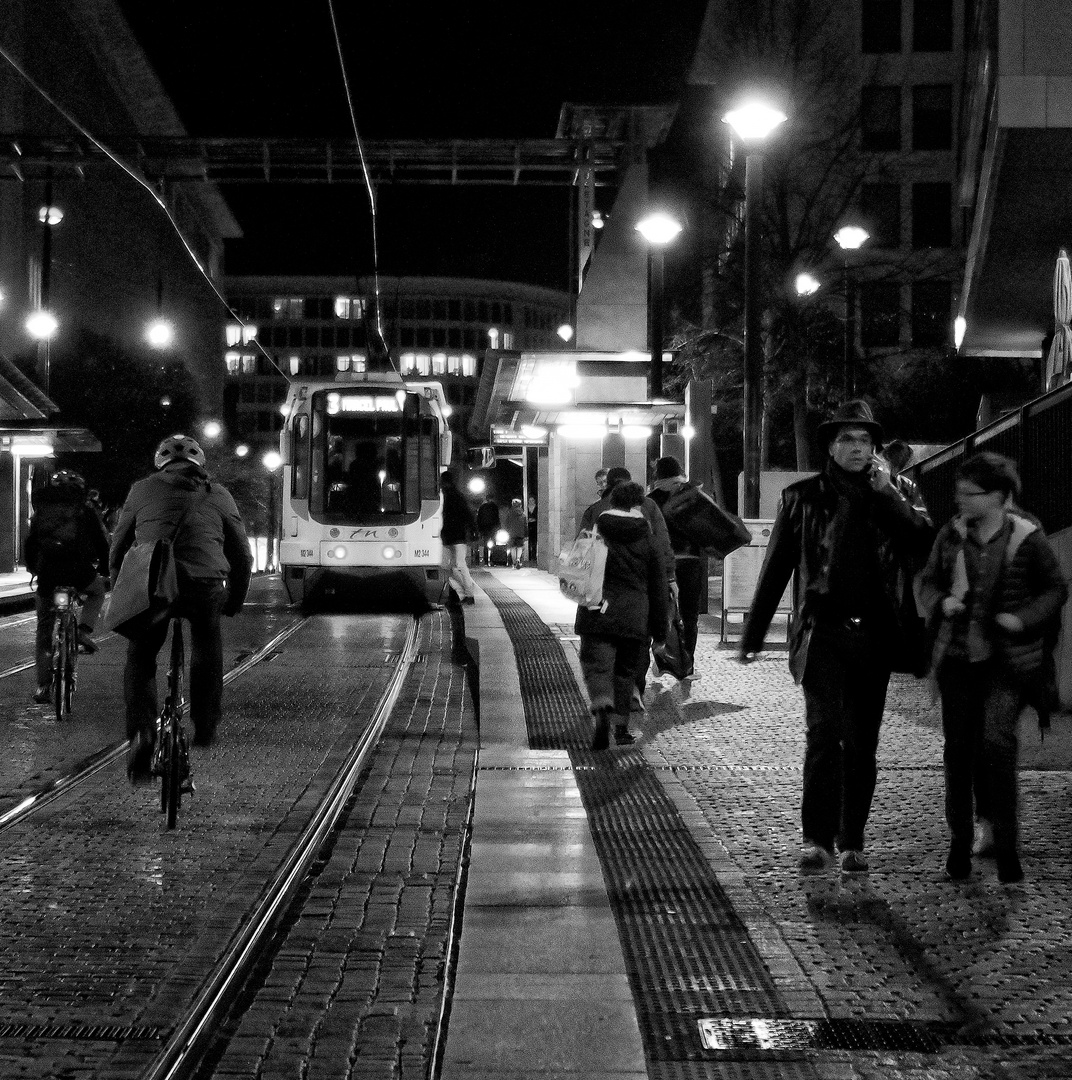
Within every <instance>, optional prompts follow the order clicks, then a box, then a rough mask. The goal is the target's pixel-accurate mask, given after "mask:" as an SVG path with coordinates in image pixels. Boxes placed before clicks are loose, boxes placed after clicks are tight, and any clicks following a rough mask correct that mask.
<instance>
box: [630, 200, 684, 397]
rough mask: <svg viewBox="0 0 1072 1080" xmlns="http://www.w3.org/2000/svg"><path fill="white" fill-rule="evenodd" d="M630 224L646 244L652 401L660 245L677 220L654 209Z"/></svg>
mask: <svg viewBox="0 0 1072 1080" xmlns="http://www.w3.org/2000/svg"><path fill="white" fill-rule="evenodd" d="M634 227H635V228H636V231H637V232H638V233H640V235H641V236H642V237H644V239H645V240H646V241H647V244H648V336H649V337H650V339H651V374H650V376H649V378H648V400H649V401H654V400H655V399H656V398H661V397H662V396H663V291H664V285H663V283H664V260H663V249H664V248H665V247H666V245H667V244H669V243H670V242H671V241H672V240H673V239H674V238H675V237H676V236H677V234H678V233H679V232H681V222H680V221H678V220H677V219H676V218H673V217H671V216H670V215H669V214H666V213H663V212H662V211H661V210H657V211H655V212H654V213H651V214H648V216H647V217H645V218H642V219H641V220H640V221H638V222H637V223H636V225H635V226H634Z"/></svg>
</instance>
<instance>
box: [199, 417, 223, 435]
mask: <svg viewBox="0 0 1072 1080" xmlns="http://www.w3.org/2000/svg"><path fill="white" fill-rule="evenodd" d="M221 431H223V428H222V427H220V422H219V421H218V420H208V421H206V422H205V425H204V426H203V427H202V428H201V434H202V435H204V436H205V438H206V439H218V438H219V437H220V432H221Z"/></svg>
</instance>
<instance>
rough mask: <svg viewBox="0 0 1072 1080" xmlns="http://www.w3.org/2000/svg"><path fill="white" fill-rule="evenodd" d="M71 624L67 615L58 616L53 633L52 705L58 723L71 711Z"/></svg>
mask: <svg viewBox="0 0 1072 1080" xmlns="http://www.w3.org/2000/svg"><path fill="white" fill-rule="evenodd" d="M69 623H70V619H69V618H68V616H67V615H66V614H59V615H57V616H56V622H55V629H54V630H53V633H52V703H53V707H54V708H55V710H56V720H57V721H60V720H62V719H63V717H64V715H65V714H66V715H69V714H70V711H71V702H70V697H69V695H68V689H67V687H68V684H69V682H70V677H71V635H70V633H69V632H68V625H69ZM75 647H77V646H75Z"/></svg>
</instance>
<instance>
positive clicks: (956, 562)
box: [920, 513, 1068, 682]
mask: <svg viewBox="0 0 1072 1080" xmlns="http://www.w3.org/2000/svg"><path fill="white" fill-rule="evenodd" d="M1005 531H1006V542H1005V555H1004V557H1003V560H1002V568H1001V572H1000V575H999V577H998V580H997V583H996V585H995V587H994V594H993V597H992V604H991V610H990V612H989V616H990V618H991V620H992V619H993V617H994V616H995V615H998V614H1001V613H1007V614H1010V615H1015V616H1016V617H1017V618H1018V619H1019V620H1020V621H1021V622H1022V623H1023V624H1024V629H1023V630H1022V631H1021V632H1020V633H1018V634H1010V633H1009V632H1008V631H1006V630H1004V629H1002V628H1001V627H1000V626H998V625H997V624H996V623H993V622H991V623H990V624H989V625H988V626H986V627H984V628H983V629H984V633H985V634H986V636H987V637H988V638H989V640H990V641H991V642H992V643H993V645H994V658H995V659H996V660H997V661H998V662H999V663H1002V664H1004V665H1005V666H1006V668H1007V670H1008V671H1009V672H1011V674H1012V675H1013V676H1014V677H1015V678H1016V679H1018V680H1019V681H1021V682H1030V681H1031V680H1032V679H1033V678H1034V677H1035V676H1036V675H1038V674H1039V672H1041V671H1042V670H1043V666H1044V663H1045V660H1046V652H1047V650H1048V649H1052V645H1053V642H1052V627H1053V625H1054V622H1055V620H1056V617H1057V616H1058V614H1059V613H1060V611H1061V608H1062V606H1063V605H1064V603H1065V601H1066V600H1067V599H1068V586H1067V584H1066V583H1065V580H1064V577H1063V575H1062V573H1061V566H1060V563H1058V561H1057V556H1056V555H1055V554H1054V552H1053V548H1051V547H1050V544H1049V542H1048V541H1047V539H1046V537H1045V535H1044V533H1043V532H1042V529H1041V528H1040V527H1039V526H1038V525H1037V523H1036V522H1034V521H1032V520H1030V519H1029V518H1028V517H1023V516H1020V515H1019V514H1018V513H1009V514H1007V515H1006V523H1005ZM966 535H967V529H966V526H965V524H964V521H963V520H962V519H961V518H960V517H955V518H953V519H952V520H951V521H949V522H947V523H946V524H945V525H943V526H942V529H941V531H940V532H939V533H938V538H937V539H936V540H935V542H934V548H933V550H932V551H931V556H930V559H928V561H927V566H926V568H925V569H924V571H923V575H922V577H921V581H920V605H921V606H922V608H923V610H924V612H925V613H926V616H927V627H928V630H929V631H930V639H931V670H932V672H933V673H937V671H938V669H939V668H940V667H941V664H942V661H943V659H944V658H945V654H946V651H947V650H948V648H949V643H950V640H951V638H952V636H953V630H954V625H955V623H954V620H952V619H948V618H946V617H945V616H944V614H943V612H942V601H943V600H944V599H945V598H946V597H947V596H952V595H954V594H955V593H959V592H960V591H962V590H963V588H964V587H965V586H967V575H966V571H965V569H964V561H963V551H964V541H965V538H966Z"/></svg>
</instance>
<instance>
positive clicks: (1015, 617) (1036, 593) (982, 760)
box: [920, 452, 1068, 883]
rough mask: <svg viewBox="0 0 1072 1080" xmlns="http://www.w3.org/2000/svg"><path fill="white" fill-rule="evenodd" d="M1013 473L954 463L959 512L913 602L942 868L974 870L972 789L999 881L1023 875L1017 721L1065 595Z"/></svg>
mask: <svg viewBox="0 0 1072 1080" xmlns="http://www.w3.org/2000/svg"><path fill="white" fill-rule="evenodd" d="M1019 493H1020V479H1019V475H1018V474H1017V470H1016V466H1015V464H1014V463H1013V462H1012V461H1010V460H1009V459H1008V458H1006V457H1002V456H1001V455H1000V454H994V453H989V452H983V453H978V454H974V455H973V456H972V457H970V458H968V459H967V460H966V461H965V462H963V463H962V464H961V466H960V467H959V468H958V469H957V474H956V480H955V495H956V504H957V514H956V515H955V516H954V517H953V518H952V519H951V520H950V521H949V522H948V523H947V524H946V525H944V526H943V527H942V530H941V531H940V532H939V533H938V537H937V539H936V540H935V543H934V548H933V550H932V551H931V555H930V559H929V560H928V562H927V565H926V568H925V569H924V571H923V577H922V582H921V590H920V597H921V603H922V606H923V608H924V610H925V611H926V612H927V615H928V627H929V628H930V630H931V631H932V634H933V640H934V644H933V651H932V656H931V670H932V674H933V676H934V678H935V680H936V682H937V688H938V692H939V694H940V696H941V701H942V734H943V736H944V738H945V749H944V753H943V762H944V766H945V815H946V822H947V824H948V825H949V854H948V856H947V858H946V864H945V868H946V873H947V874H948V875H949V877H951V878H953V879H954V880H959V879H962V878H966V877H968V876H969V874H971V868H972V864H971V856H972V841H973V832H974V830H973V806H972V803H973V787H974V794H975V796H976V798H977V799H978V800H979V801H983V800H985V805H983V806H980V807H979V815H980V817H981V818H982V819H984V820H986V821H988V822H989V823H990V825H991V826H992V829H993V844H994V857H995V859H996V861H997V871H998V880H999V881H1002V882H1005V883H1012V882H1016V881H1020V880H1022V879H1023V876H1024V875H1023V868H1022V866H1021V864H1020V856H1019V845H1018V815H1017V797H1018V796H1017V775H1016V768H1017V755H1018V752H1019V748H1018V745H1017V721H1018V719H1019V715H1020V712H1021V711H1022V710H1023V708H1024V705H1025V704H1026V703H1027V701H1028V698H1029V696H1030V694H1031V691H1032V688H1033V687H1034V685H1035V684H1036V683H1037V682H1038V681H1039V680H1041V679H1044V678H1045V677H1046V675H1047V667H1046V663H1045V659H1044V657H1045V652H1046V649H1047V647H1048V645H1049V642H1048V640H1047V635H1048V630H1049V627H1050V626H1052V624H1053V621H1054V619H1055V618H1056V617H1057V615H1058V614H1059V612H1060V610H1061V608H1062V606H1063V605H1064V603H1065V601H1066V600H1067V598H1068V587H1067V585H1066V584H1065V581H1064V578H1063V577H1062V574H1061V568H1060V565H1059V563H1058V561H1057V557H1056V555H1055V554H1054V552H1053V549H1052V548H1051V547H1050V544H1049V542H1048V541H1047V539H1046V537H1045V535H1044V533H1043V531H1042V529H1041V528H1040V527H1039V525H1038V523H1037V522H1035V521H1033V520H1032V519H1030V518H1029V517H1027V516H1025V515H1023V514H1022V513H1021V512H1019V511H1018V510H1017V509H1016V508H1015V507H1014V506H1013V500H1014V499H1016V498H1017V497H1018V496H1019Z"/></svg>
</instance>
